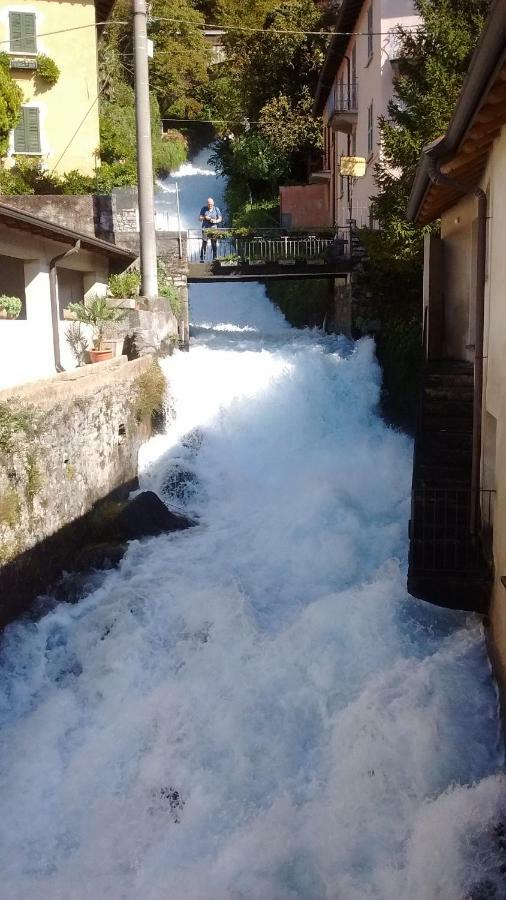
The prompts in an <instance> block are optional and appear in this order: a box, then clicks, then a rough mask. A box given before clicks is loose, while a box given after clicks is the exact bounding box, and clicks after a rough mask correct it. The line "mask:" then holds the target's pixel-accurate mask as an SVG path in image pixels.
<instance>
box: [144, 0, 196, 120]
mask: <svg viewBox="0 0 506 900" xmlns="http://www.w3.org/2000/svg"><path fill="white" fill-rule="evenodd" d="M151 17H152V24H151V26H150V37H151V38H152V39H153V41H154V46H155V53H154V58H153V61H152V63H151V85H152V87H153V90H154V91H155V93H156V96H157V99H158V103H159V105H160V109H161V112H162V116H165V117H170V118H172V117H175V118H181V119H184V118H190V119H191V118H198V117H199V116H200V115H201V114H202V111H203V103H202V99H201V95H202V93H203V91H204V90H205V87H206V85H207V83H208V80H209V65H210V58H209V47H208V45H207V44H206V41H205V38H204V35H203V31H202V26H203V25H204V21H205V20H204V16H203V15H202V14H201V13H200V12H199V11H198V10H197V9H195V8H194V7H193V5H192V4H191V2H190V0H153V4H152V7H151ZM170 19H174V20H177V21H169V20H170Z"/></svg>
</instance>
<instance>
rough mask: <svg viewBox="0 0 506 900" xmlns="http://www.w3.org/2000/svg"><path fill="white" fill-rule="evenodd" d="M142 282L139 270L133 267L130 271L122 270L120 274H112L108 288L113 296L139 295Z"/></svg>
mask: <svg viewBox="0 0 506 900" xmlns="http://www.w3.org/2000/svg"><path fill="white" fill-rule="evenodd" d="M140 284H141V276H140V274H139V272H137V271H136V270H135V269H132V271H130V272H122V273H121V274H120V275H111V276H110V278H109V281H108V283H107V290H108V291H109V294H110V296H111V297H117V298H120V299H121V298H122V297H124V298H127V297H128V298H130V297H137V295H138V293H139V288H140Z"/></svg>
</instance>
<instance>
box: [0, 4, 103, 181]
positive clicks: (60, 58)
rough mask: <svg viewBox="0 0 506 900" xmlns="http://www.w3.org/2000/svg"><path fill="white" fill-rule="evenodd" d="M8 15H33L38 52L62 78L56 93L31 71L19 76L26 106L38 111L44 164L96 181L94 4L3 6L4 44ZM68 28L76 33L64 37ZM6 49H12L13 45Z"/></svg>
mask: <svg viewBox="0 0 506 900" xmlns="http://www.w3.org/2000/svg"><path fill="white" fill-rule="evenodd" d="M9 11H21V12H33V13H35V15H36V29H37V50H38V52H39V53H45V54H47V56H50V57H51V58H52V59H53V60H54V61H55V62H56V64H57V66H58V68H59V69H60V78H59V80H58V82H57V84H56V85H54V87H48V86H47V85H46V84H45V82H44V81H43V80H42V79H40V78H37V77H34V76H33V73H32V72H30V71H26V72H23V71H21V70H15V79H16V81H17V83H18V84H19V86H20V87H21V89H22V91H23V96H24V103H25V104H29V105H30V106H37V107H38V108H39V115H40V131H41V149H42V153H41V160H42V162H43V163H44V165H45V167H46V168H48V169H50V170H52V169H53V168H55V170H56V172H57V173H63V172H69V171H70V170H71V169H78V170H79V171H80V172H82V173H84V174H87V175H92V174H93V172H94V171H95V162H96V159H95V153H96V151H97V149H98V146H99V122H98V102H97V92H98V88H97V39H96V28H95V5H94V3H93V0H82V2H80V3H75V2H68V0H60V2H58V3H54V2H51V0H32V2H21V3H20V2H18V3H16V2H13V3H12V4H10V3H9V4H3V5H2V8H1V9H0V41H8V39H9ZM69 28H73V29H76V30H74V31H65V29H69ZM48 32H59V33H53V34H49V33H48ZM4 46H5V48H8V47H9V44H8V43H7V44H5V45H4ZM16 55H17V56H25V55H28V54H24V53H23V54H21V53H19V54H16ZM67 145H69V146H67Z"/></svg>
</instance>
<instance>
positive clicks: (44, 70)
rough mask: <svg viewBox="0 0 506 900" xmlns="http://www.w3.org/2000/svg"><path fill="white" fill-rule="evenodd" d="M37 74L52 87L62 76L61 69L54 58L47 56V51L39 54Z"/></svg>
mask: <svg viewBox="0 0 506 900" xmlns="http://www.w3.org/2000/svg"><path fill="white" fill-rule="evenodd" d="M37 75H38V76H39V78H43V79H44V81H46V82H47V83H48V85H50V87H52V86H53V85H54V84H56V82H57V81H58V79H59V77H60V70H59V68H58V66H57V65H56V63H55V61H54V59H51V57H50V56H46V54H45V53H38V54H37Z"/></svg>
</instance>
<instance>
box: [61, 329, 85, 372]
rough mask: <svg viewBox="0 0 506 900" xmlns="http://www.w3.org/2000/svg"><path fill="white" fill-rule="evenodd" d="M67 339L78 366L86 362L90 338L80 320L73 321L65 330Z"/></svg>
mask: <svg viewBox="0 0 506 900" xmlns="http://www.w3.org/2000/svg"><path fill="white" fill-rule="evenodd" d="M65 340H66V341H67V344H68V345H69V347H70V349H71V351H72V354H73V356H74V359H75V361H76V364H77V366H78V367H80V366H84V364H85V353H86V351H87V349H88V339H87V337H86V335H85V333H84V332H83V329H82V328H81V323H80V322H71V323H70V325H69V326H68V328H67V329H66V331H65Z"/></svg>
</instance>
